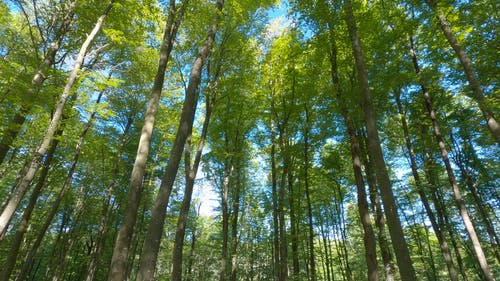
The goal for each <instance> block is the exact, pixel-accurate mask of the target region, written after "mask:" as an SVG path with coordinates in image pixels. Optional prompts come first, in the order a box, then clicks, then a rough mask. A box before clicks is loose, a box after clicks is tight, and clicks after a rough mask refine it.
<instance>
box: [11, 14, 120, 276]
mask: <svg viewBox="0 0 500 281" xmlns="http://www.w3.org/2000/svg"><path fill="white" fill-rule="evenodd" d="M110 8H111V7H110ZM102 94H103V92H101V94H100V95H99V96H98V98H97V101H96V104H98V103H99V102H100V101H101V98H102ZM96 114H97V112H96V111H94V112H92V114H91V115H90V117H89V120H88V122H87V124H86V125H85V127H84V129H83V131H82V133H81V134H80V136H79V138H78V141H77V144H76V149H75V153H74V154H73V162H72V163H71V166H70V168H69V170H68V174H67V175H66V179H65V180H64V183H63V186H62V188H61V190H60V191H59V193H58V194H57V197H56V199H55V201H54V202H53V203H52V208H51V210H50V211H49V213H48V214H47V217H46V218H45V222H44V224H43V226H42V228H41V229H40V230H39V231H38V235H37V238H36V241H35V243H34V244H33V245H32V247H31V249H30V251H29V253H28V258H27V259H26V261H25V262H24V264H30V263H31V260H32V259H34V258H35V254H36V253H37V251H38V248H39V247H40V245H41V243H42V240H43V238H44V237H45V233H46V232H47V230H48V229H49V227H50V225H51V224H52V220H53V219H54V217H55V216H56V214H57V212H58V210H59V206H60V205H61V202H62V201H63V199H64V195H65V194H66V191H67V190H68V189H69V187H70V185H71V180H72V179H73V174H74V172H75V170H76V165H77V164H78V160H79V158H80V154H81V149H82V146H83V141H84V139H85V136H86V135H87V132H88V131H89V130H90V128H91V127H92V124H93V122H94V119H95V116H96ZM79 205H82V203H80V204H79ZM11 270H12V269H11ZM26 273H27V267H26V266H24V265H23V269H22V270H21V277H22V278H21V277H20V278H19V279H20V280H24V278H25V276H23V274H26ZM9 274H10V272H9ZM7 279H8V278H6V279H5V280H7Z"/></svg>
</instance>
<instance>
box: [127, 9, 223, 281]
mask: <svg viewBox="0 0 500 281" xmlns="http://www.w3.org/2000/svg"><path fill="white" fill-rule="evenodd" d="M223 6H224V0H218V1H217V2H216V3H215V8H216V11H215V13H214V18H213V20H212V24H211V26H210V30H209V32H208V35H207V38H206V40H205V43H204V45H203V47H202V48H201V50H200V52H199V53H198V55H197V57H196V60H195V62H194V63H193V65H192V67H191V73H190V75H189V83H188V86H187V89H186V94H185V99H184V103H183V106H182V112H181V118H180V121H179V127H178V128H177V133H176V136H175V141H174V145H173V146H172V149H171V151H170V158H169V161H168V164H167V167H166V168H165V174H164V176H163V179H162V181H161V185H160V189H159V191H158V195H157V197H156V200H155V203H154V206H153V211H152V217H151V223H150V225H149V228H148V232H147V234H146V237H145V241H144V247H143V250H142V255H141V257H142V258H141V265H140V267H139V273H138V276H137V280H153V278H154V269H155V267H156V261H157V258H158V251H159V250H160V240H161V235H162V233H163V224H164V221H165V214H166V206H167V205H168V201H169V198H170V193H171V192H172V187H173V185H174V180H175V177H176V175H177V170H178V168H179V163H180V160H181V157H182V152H183V150H184V145H185V143H186V139H187V137H188V136H189V135H190V134H191V132H192V130H193V122H194V115H195V112H196V106H197V103H198V95H199V87H200V83H201V74H202V70H203V65H204V64H205V61H206V59H207V57H208V55H209V53H210V50H211V49H212V45H213V43H214V41H215V35H216V33H217V27H218V24H219V21H220V19H221V11H222V7H223Z"/></svg>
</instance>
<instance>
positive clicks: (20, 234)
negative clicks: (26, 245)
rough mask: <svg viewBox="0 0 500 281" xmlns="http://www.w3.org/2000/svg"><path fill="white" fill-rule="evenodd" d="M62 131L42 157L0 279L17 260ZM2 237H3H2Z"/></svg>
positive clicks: (8, 272)
mask: <svg viewBox="0 0 500 281" xmlns="http://www.w3.org/2000/svg"><path fill="white" fill-rule="evenodd" d="M62 133H63V128H62V127H61V128H59V130H58V131H57V132H56V138H54V139H53V140H52V143H51V146H50V149H49V151H48V152H47V157H46V158H45V159H44V162H43V169H42V172H41V174H40V178H39V179H38V182H37V184H36V186H35V188H34V189H33V192H32V193H31V195H30V198H29V202H28V206H27V207H26V209H25V210H24V212H23V215H22V218H21V223H20V224H19V226H18V227H17V231H16V234H15V235H14V238H13V239H12V242H11V247H10V251H9V256H8V257H7V260H6V262H5V265H4V266H3V270H2V273H1V275H0V280H8V279H9V277H10V275H11V273H12V270H13V269H14V267H15V265H16V261H17V256H18V254H19V249H20V247H21V243H22V242H23V238H24V235H25V234H26V231H27V230H28V223H29V220H30V218H31V215H32V213H33V210H34V209H35V205H36V201H37V199H38V196H39V195H40V193H41V191H42V188H43V186H44V185H45V181H46V179H47V176H48V174H49V171H50V165H51V163H52V160H53V159H54V153H55V151H56V148H57V145H58V144H59V138H58V137H60V136H61V135H62ZM2 238H4V237H2Z"/></svg>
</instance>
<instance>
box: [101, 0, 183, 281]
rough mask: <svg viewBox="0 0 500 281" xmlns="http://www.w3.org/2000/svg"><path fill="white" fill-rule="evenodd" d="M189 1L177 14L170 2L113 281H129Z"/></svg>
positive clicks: (111, 273) (113, 266)
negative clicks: (170, 67) (154, 142)
mask: <svg viewBox="0 0 500 281" xmlns="http://www.w3.org/2000/svg"><path fill="white" fill-rule="evenodd" d="M186 5H187V1H185V2H184V3H183V4H182V7H181V8H180V10H179V12H177V11H176V7H175V1H174V0H170V4H169V11H168V19H167V23H166V26H165V31H164V34H163V41H162V43H161V47H160V58H159V61H158V69H157V71H156V76H155V79H154V83H153V90H152V92H151V97H150V98H149V102H148V108H147V110H146V115H145V117H144V125H143V126H142V130H141V137H140V139H139V144H138V146H137V153H136V157H135V161H134V166H133V168H132V174H131V176H130V185H129V190H128V194H127V205H126V207H125V211H124V217H123V220H122V223H121V226H120V230H119V231H118V235H117V237H116V242H115V246H114V249H113V256H112V258H111V265H110V269H109V274H108V280H109V281H123V280H125V279H127V276H126V275H127V273H126V272H127V270H126V268H127V261H128V256H129V248H130V244H131V240H132V236H133V233H134V226H135V222H136V220H137V211H138V210H139V204H140V193H141V190H142V180H143V177H144V174H145V173H146V162H147V160H148V155H149V149H150V146H151V138H152V136H153V128H154V123H155V117H156V113H157V111H158V105H159V103H160V96H161V91H162V89H163V82H164V79H165V70H166V68H167V64H168V60H169V58H170V53H171V51H172V48H173V43H174V40H175V37H176V35H177V30H178V28H179V25H180V22H181V20H182V16H183V14H184V10H185V6H186Z"/></svg>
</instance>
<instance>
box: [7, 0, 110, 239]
mask: <svg viewBox="0 0 500 281" xmlns="http://www.w3.org/2000/svg"><path fill="white" fill-rule="evenodd" d="M112 4H113V1H111V2H110V4H109V5H108V7H106V10H105V11H104V13H103V14H102V15H101V16H100V17H99V19H98V20H97V22H96V24H95V26H94V28H93V29H92V31H91V32H90V34H89V35H87V38H86V39H85V42H83V44H82V46H81V47H80V51H79V52H78V56H77V58H76V60H75V63H74V64H73V68H72V70H71V72H70V74H69V77H68V81H67V82H66V85H65V86H64V90H63V93H62V95H61V96H60V97H59V100H58V102H57V104H56V107H55V110H54V113H53V115H52V118H51V120H50V124H49V127H48V128H47V131H46V132H45V136H44V137H43V140H42V143H41V144H40V146H38V148H37V150H36V151H35V153H34V155H33V156H32V160H31V163H30V164H29V168H28V170H27V171H26V172H23V175H22V177H21V181H20V183H19V186H18V187H17V189H16V191H14V194H13V196H12V197H11V198H10V199H9V202H8V203H7V205H6V206H5V209H4V210H3V211H2V214H1V215H0V233H2V232H3V231H4V229H5V228H6V227H7V226H8V224H9V223H10V220H11V219H12V216H13V214H14V212H15V210H16V209H17V207H18V205H19V202H21V200H22V198H23V197H24V195H25V194H26V192H27V191H28V188H29V185H30V184H31V182H32V180H33V178H34V177H35V174H36V172H37V171H38V168H39V166H40V162H41V161H40V160H41V158H42V157H43V155H44V154H45V152H47V149H48V148H49V145H50V142H51V140H52V138H53V137H54V134H55V132H56V131H57V128H58V126H59V123H60V121H61V118H62V114H63V110H64V107H65V104H66V102H67V101H68V99H69V97H70V96H71V95H76V92H75V93H71V89H72V87H73V85H74V84H75V81H76V78H77V76H78V72H79V71H80V69H81V67H82V64H83V59H84V58H85V54H86V53H87V49H88V47H89V46H90V44H91V43H92V41H93V40H94V38H95V36H96V35H97V33H98V32H99V30H100V29H101V27H102V25H103V23H104V19H105V18H106V15H107V14H108V12H109V11H110V9H111V7H112ZM72 5H75V4H74V3H73V4H72Z"/></svg>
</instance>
